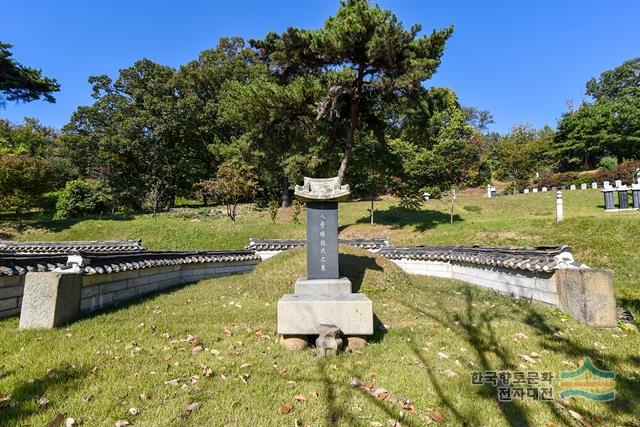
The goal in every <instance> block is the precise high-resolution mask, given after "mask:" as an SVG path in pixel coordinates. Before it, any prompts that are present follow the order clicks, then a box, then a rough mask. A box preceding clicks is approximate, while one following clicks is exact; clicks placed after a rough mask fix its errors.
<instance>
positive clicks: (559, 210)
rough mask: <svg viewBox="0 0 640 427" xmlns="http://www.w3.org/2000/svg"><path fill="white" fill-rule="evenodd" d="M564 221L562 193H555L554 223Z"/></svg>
mask: <svg viewBox="0 0 640 427" xmlns="http://www.w3.org/2000/svg"><path fill="white" fill-rule="evenodd" d="M563 219H564V203H563V201H562V191H557V192H556V222H560V221H562V220H563Z"/></svg>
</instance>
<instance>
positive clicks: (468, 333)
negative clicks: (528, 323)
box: [400, 287, 579, 426]
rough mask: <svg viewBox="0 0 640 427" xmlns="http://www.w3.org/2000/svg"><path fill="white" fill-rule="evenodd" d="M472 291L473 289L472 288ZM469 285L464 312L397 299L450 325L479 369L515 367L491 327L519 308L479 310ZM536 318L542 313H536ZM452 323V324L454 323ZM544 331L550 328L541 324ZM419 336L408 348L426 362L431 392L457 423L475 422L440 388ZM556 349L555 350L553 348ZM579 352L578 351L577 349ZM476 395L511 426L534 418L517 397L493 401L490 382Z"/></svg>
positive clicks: (560, 417)
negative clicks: (494, 359)
mask: <svg viewBox="0 0 640 427" xmlns="http://www.w3.org/2000/svg"><path fill="white" fill-rule="evenodd" d="M474 291H475V290H474ZM474 291H472V290H471V288H469V287H465V288H463V295H464V298H465V308H464V310H463V312H460V313H458V312H450V311H449V310H447V309H446V308H442V307H441V308H439V309H438V310H439V311H440V314H437V313H432V312H428V311H426V310H423V309H422V308H420V307H418V306H417V305H415V303H414V302H413V301H402V300H400V302H401V303H402V304H403V305H404V306H405V307H407V308H409V309H410V310H412V311H414V312H416V313H418V314H420V315H422V316H425V317H426V318H429V319H431V320H433V321H435V322H436V323H438V324H439V325H440V326H441V327H444V328H450V329H451V331H452V333H455V334H456V335H458V336H460V337H461V338H463V339H464V340H465V341H466V342H467V343H468V344H469V346H470V347H471V348H472V349H473V351H474V353H475V358H476V360H477V361H478V363H479V369H477V370H478V371H483V372H487V371H489V372H498V371H501V370H506V369H509V370H517V369H518V365H517V363H516V362H515V360H514V358H513V356H512V355H511V354H510V352H509V351H508V349H507V348H505V347H504V346H503V345H501V344H500V342H499V341H498V339H497V334H496V330H495V328H494V325H493V322H495V321H497V320H499V319H504V318H506V317H508V318H513V320H514V321H518V319H517V317H516V316H515V315H516V314H518V310H515V311H514V312H513V313H512V314H509V315H506V316H505V315H500V314H498V313H496V312H495V311H493V310H491V309H490V308H488V309H485V310H481V309H479V308H478V307H479V304H477V303H475V302H474V297H473V292H474ZM530 310H531V313H536V314H537V312H536V310H535V309H534V308H533V307H531V308H530ZM538 318H541V316H540V315H539V314H538ZM454 325H455V326H454ZM542 329H543V330H545V331H546V330H550V329H547V328H544V326H543V327H542ZM418 338H419V337H416V340H412V341H411V342H410V343H409V346H410V348H411V351H412V352H413V353H414V354H415V356H416V357H418V358H419V359H420V361H421V362H422V363H423V364H424V365H425V368H426V370H427V374H428V376H429V379H430V381H431V384H432V386H433V389H434V391H435V392H436V394H437V395H438V398H439V400H440V402H441V403H442V405H444V406H445V407H446V408H448V409H449V411H450V412H451V413H452V414H453V415H454V417H455V418H456V421H457V423H458V424H460V425H478V424H479V423H480V420H479V419H478V418H477V416H476V415H475V414H474V413H472V412H469V411H466V412H465V411H464V409H463V408H462V407H456V406H455V404H454V403H453V402H454V400H455V399H453V398H454V396H449V395H447V394H446V392H445V391H444V390H443V387H442V383H443V381H446V379H445V380H439V378H438V377H439V375H438V374H436V373H434V370H433V368H432V367H430V365H429V361H428V360H427V358H426V357H425V355H424V353H423V350H421V349H419V348H418V345H417V344H416V342H417V341H418ZM554 351H555V350H554ZM578 352H579V351H578ZM491 353H493V354H494V355H495V356H496V357H497V358H498V360H499V361H500V362H499V366H494V365H493V364H492V363H491V361H490V357H489V355H490V354H491ZM476 393H477V395H478V396H479V397H480V398H481V399H483V400H484V401H486V403H487V405H491V406H492V407H493V405H495V404H497V406H498V408H499V411H500V415H501V416H502V418H503V419H504V421H505V422H506V423H507V424H509V425H511V426H531V425H533V424H532V422H533V420H532V419H531V417H530V414H529V413H528V411H529V410H528V409H527V407H526V406H525V405H523V404H522V402H520V401H518V400H513V401H510V402H500V401H497V400H496V397H497V388H495V387H494V386H490V385H483V386H479V387H478V388H477V391H476ZM545 404H546V405H547V406H548V408H549V410H550V413H551V414H552V415H553V416H554V417H555V418H556V420H557V421H558V422H559V423H561V424H563V425H568V426H570V425H573V424H572V421H571V419H570V417H569V416H568V415H567V414H566V413H564V412H562V411H561V410H560V409H559V405H558V404H557V403H556V402H553V401H552V402H545Z"/></svg>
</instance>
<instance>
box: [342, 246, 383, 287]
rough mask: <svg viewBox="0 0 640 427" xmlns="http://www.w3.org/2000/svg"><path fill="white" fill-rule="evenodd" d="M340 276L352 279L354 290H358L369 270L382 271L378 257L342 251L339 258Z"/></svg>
mask: <svg viewBox="0 0 640 427" xmlns="http://www.w3.org/2000/svg"><path fill="white" fill-rule="evenodd" d="M338 269H339V271H340V276H346V277H348V278H349V279H350V280H351V290H352V292H354V293H355V292H358V291H359V290H360V288H361V287H362V281H363V280H364V276H365V274H366V272H367V270H375V271H382V270H383V268H382V266H380V265H378V263H377V262H376V259H375V258H373V257H370V256H358V255H352V254H346V253H341V254H340V256H339V258H338Z"/></svg>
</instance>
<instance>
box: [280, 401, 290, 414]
mask: <svg viewBox="0 0 640 427" xmlns="http://www.w3.org/2000/svg"><path fill="white" fill-rule="evenodd" d="M292 410H293V406H292V405H291V404H290V403H285V404H283V405H281V406H280V413H281V414H283V415H287V414H288V413H289V412H291V411H292Z"/></svg>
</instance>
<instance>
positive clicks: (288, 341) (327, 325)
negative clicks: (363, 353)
mask: <svg viewBox="0 0 640 427" xmlns="http://www.w3.org/2000/svg"><path fill="white" fill-rule="evenodd" d="M295 196H296V198H297V199H298V200H300V201H301V202H304V203H306V207H307V276H306V277H300V278H298V279H297V280H296V283H295V293H293V294H286V295H284V296H283V297H282V298H280V300H279V301H278V334H280V335H282V338H283V340H284V343H285V346H287V347H288V348H292V349H298V348H304V347H305V346H306V342H307V338H308V336H309V335H320V338H319V339H318V340H317V341H316V346H317V347H318V349H319V350H320V351H319V352H318V353H319V354H321V355H323V354H330V353H331V352H327V351H326V350H327V349H328V348H331V350H334V349H333V348H332V347H335V346H337V347H339V344H340V343H332V341H331V340H330V338H331V337H333V338H335V337H337V336H338V335H339V333H342V334H344V335H345V336H347V340H348V341H349V342H351V341H354V342H356V341H358V340H359V339H361V337H363V336H368V335H373V305H372V303H371V300H370V299H369V298H367V297H366V296H365V295H363V294H358V293H353V292H352V289H351V281H350V280H349V278H347V277H340V272H339V269H338V203H339V202H341V201H344V200H346V199H347V198H348V197H349V186H348V185H341V184H340V181H339V180H338V178H337V177H336V178H322V179H321V178H307V177H305V178H304V184H303V185H302V186H299V185H296V188H295ZM336 339H337V338H336Z"/></svg>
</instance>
